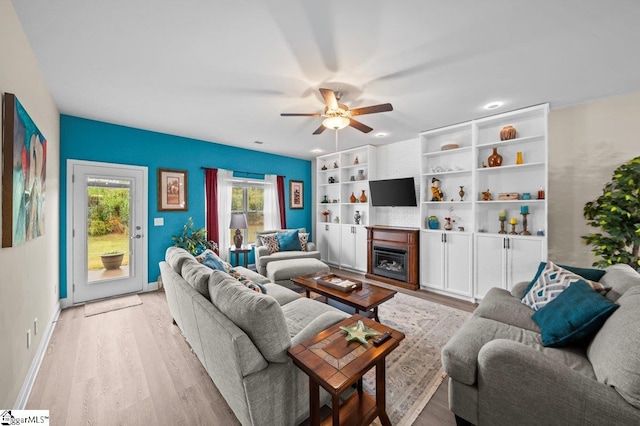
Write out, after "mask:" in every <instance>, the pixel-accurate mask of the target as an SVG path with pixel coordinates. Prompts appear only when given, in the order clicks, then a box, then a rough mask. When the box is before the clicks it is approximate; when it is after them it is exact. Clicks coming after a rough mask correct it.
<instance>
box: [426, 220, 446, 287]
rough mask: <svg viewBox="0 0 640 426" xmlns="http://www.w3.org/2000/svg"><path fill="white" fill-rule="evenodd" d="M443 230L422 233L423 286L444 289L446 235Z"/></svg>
mask: <svg viewBox="0 0 640 426" xmlns="http://www.w3.org/2000/svg"><path fill="white" fill-rule="evenodd" d="M443 235H444V234H443V233H442V232H428V231H427V232H423V233H422V235H420V268H421V281H422V286H423V287H432V288H438V289H441V290H444V269H443V268H442V266H443V265H444V249H443V247H442V246H443V244H444V242H443V241H444V237H443Z"/></svg>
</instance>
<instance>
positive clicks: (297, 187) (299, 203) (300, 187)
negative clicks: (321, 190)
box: [289, 180, 304, 209]
mask: <svg viewBox="0 0 640 426" xmlns="http://www.w3.org/2000/svg"><path fill="white" fill-rule="evenodd" d="M289 208H290V209H303V208H304V182H303V181H301V180H290V181H289Z"/></svg>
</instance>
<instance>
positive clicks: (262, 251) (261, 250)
mask: <svg viewBox="0 0 640 426" xmlns="http://www.w3.org/2000/svg"><path fill="white" fill-rule="evenodd" d="M253 252H254V255H255V258H256V269H257V270H258V272H259V271H260V258H261V257H262V256H268V255H269V249H268V248H267V247H265V246H260V247H256V248H255V249H254V250H253Z"/></svg>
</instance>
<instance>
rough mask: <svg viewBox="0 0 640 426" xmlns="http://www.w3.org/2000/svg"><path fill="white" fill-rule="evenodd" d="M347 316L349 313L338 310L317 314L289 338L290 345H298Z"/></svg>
mask: <svg viewBox="0 0 640 426" xmlns="http://www.w3.org/2000/svg"><path fill="white" fill-rule="evenodd" d="M348 317H349V315H348V314H347V313H345V312H339V311H335V312H333V311H332V312H325V313H323V314H320V315H318V317H317V318H315V319H314V320H313V321H311V322H310V323H309V324H307V326H306V327H305V328H303V329H302V330H300V332H299V333H298V334H296V335H295V336H293V337H292V338H291V347H294V346H296V345H299V344H300V343H302V342H304V341H305V340H308V339H311V338H312V337H313V336H315V335H316V334H318V333H320V332H321V331H322V330H325V329H327V328H329V327H331V326H332V325H334V324H337V323H339V322H340V321H342V320H343V319H345V318H348Z"/></svg>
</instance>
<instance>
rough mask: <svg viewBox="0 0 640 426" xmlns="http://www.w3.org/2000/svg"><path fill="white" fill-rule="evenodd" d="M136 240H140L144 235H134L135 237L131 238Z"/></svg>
mask: <svg viewBox="0 0 640 426" xmlns="http://www.w3.org/2000/svg"><path fill="white" fill-rule="evenodd" d="M134 238H135V239H140V238H142V235H140V234H136V235H134V236H133V237H131V239H132V240H133V239H134Z"/></svg>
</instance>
